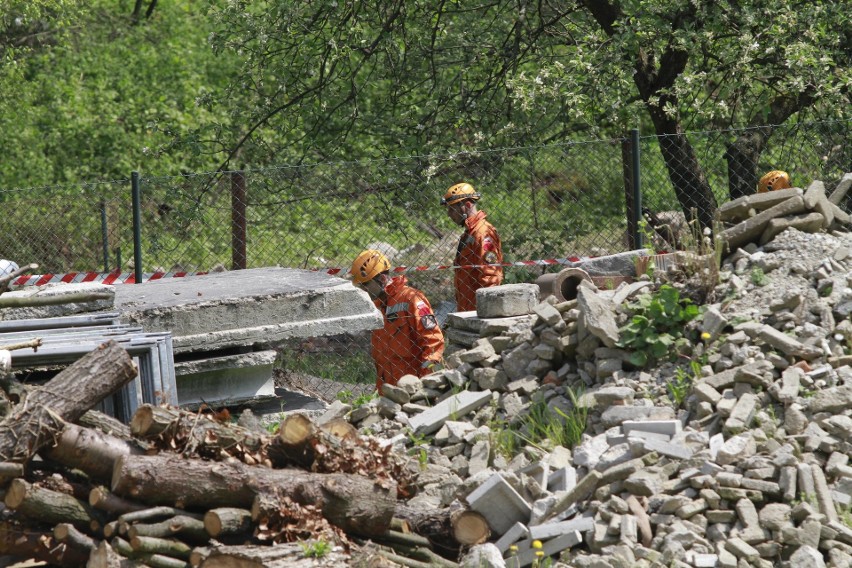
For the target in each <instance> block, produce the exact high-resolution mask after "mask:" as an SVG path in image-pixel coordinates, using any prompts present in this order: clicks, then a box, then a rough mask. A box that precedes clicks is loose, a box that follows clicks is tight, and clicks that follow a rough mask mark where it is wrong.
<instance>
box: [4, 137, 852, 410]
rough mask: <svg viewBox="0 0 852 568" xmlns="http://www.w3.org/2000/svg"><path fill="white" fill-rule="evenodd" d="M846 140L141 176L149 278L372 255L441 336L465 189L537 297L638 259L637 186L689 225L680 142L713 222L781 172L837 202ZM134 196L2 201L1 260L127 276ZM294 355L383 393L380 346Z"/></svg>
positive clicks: (86, 194) (513, 278)
mask: <svg viewBox="0 0 852 568" xmlns="http://www.w3.org/2000/svg"><path fill="white" fill-rule="evenodd" d="M850 126H852V121H834V122H814V123H800V124H793V125H784V126H761V127H757V128H753V129H748V130H726V131H712V132H698V133H688V134H684V135H682V137H677V138H678V139H677V140H671V139H670V137H666V138H660V137H657V136H642V137H639V138H638V140H639V148H638V149H639V155H640V160H639V163H638V164H634V163H632V162H631V156H632V155H633V150H634V149H633V148H632V147H631V138H630V137H624V138H615V139H608V140H585V141H577V142H569V143H561V144H552V145H546V146H537V147H524V148H506V149H497V150H483V151H476V152H463V153H459V154H454V155H428V156H415V157H405V158H391V159H384V160H372V161H360V162H329V163H319V164H311V165H297V166H282V167H274V168H264V169H254V170H250V169H247V170H245V171H240V172H213V173H200V174H192V175H184V176H168V177H166V176H163V177H157V176H142V177H141V179H140V210H139V212H138V213H139V219H140V227H139V228H140V232H139V237H140V241H139V243H140V246H141V250H140V251H139V252H140V254H141V258H142V262H143V266H142V271H143V272H145V273H151V272H176V271H186V272H198V271H202V272H203V271H209V270H211V269H216V268H217V267H221V268H224V269H235V268H254V267H262V266H283V267H293V268H303V269H311V270H319V271H327V272H329V273H332V274H337V275H340V276H345V274H346V272H348V270H349V267H350V266H351V264H352V261H353V260H354V258H355V257H356V256H357V255H358V253H359V252H361V251H362V250H364V249H368V248H373V249H378V250H380V251H382V252H383V253H384V254H385V255H387V257H388V258H389V260H390V262H391V264H392V265H393V267H394V269H395V270H396V272H395V273H399V272H402V273H404V274H405V276H406V278H407V279H408V282H409V284H410V285H412V286H414V287H415V288H417V289H419V290H421V291H422V292H423V293H424V294H425V297H426V298H428V300H429V302H431V306H432V308H433V309H434V311H435V313H436V314H437V315H438V319H439V320H440V321H444V316H445V314H446V313H447V312H448V311H450V310H453V309H454V306H455V304H454V301H455V297H454V292H453V268H452V264H453V261H454V258H455V256H456V251H457V247H458V241H459V237H460V235H461V233H462V228H461V227H460V226H458V225H456V224H455V223H454V222H453V221H452V220H451V219H450V217H449V216H448V215H447V211H446V208H445V207H443V206H441V205H440V204H439V200H440V198H441V197H442V196H443V195H444V193H445V192H446V191H447V188H449V187H450V186H451V185H453V184H455V183H458V182H460V181H467V182H469V183H471V184H473V186H474V187H475V189H476V190H477V191H479V192H481V194H482V198H481V199H480V200H479V201H478V202H477V203H476V205H477V206H478V208H479V210H481V211H484V212H485V213H486V214H487V220H488V221H489V222H490V223H491V224H493V225H494V227H495V228H496V230H497V232H498V233H499V235H500V238H501V240H502V252H503V254H504V261H503V262H504V266H503V272H504V276H503V283H514V282H533V281H535V279H536V278H537V277H538V276H540V275H541V274H542V273H544V272H554V271H558V270H559V269H560V268H561V265H560V264H559V263H560V262H561V261H565V260H567V259H571V258H574V257H580V256H600V255H604V254H611V253H616V252H621V251H625V250H629V249H630V248H634V247H635V246H636V243H635V242H634V241H631V240H630V239H629V234H628V233H629V228H630V226H631V225H630V222H629V219H628V216H629V215H628V213H629V211H630V208H631V203H632V198H631V191H632V190H633V189H632V188H633V186H632V181H633V177H634V176H635V175H637V173H638V179H639V181H640V187H641V202H642V205H643V206H644V207H645V208H646V210H647V211H646V213H649V214H652V215H662V214H663V213H664V212H671V211H675V212H681V211H683V210H684V209H685V207H684V203H683V199H682V195H681V199H680V200H679V195H678V194H679V192H678V189H683V184H687V183H690V180H689V179H688V178H687V177H685V176H681V175H680V174H681V173H682V172H683V171H684V170H683V169H682V168H678V166H685V165H686V164H676V163H675V164H673V163H672V158H673V156H674V155H675V154H669V155H668V156H666V155H665V154H664V152H669V149H670V148H671V147H673V146H674V147H677V146H678V144H677V143H678V142H684V141H685V142H688V146H689V147H690V148H691V149H692V151H693V152H694V157H695V161H696V162H697V163H698V164H699V165H700V167H701V179H703V180H706V183H707V186H708V187H709V189H710V192H711V193H712V196H711V200H710V202H709V203H707V205H708V206H710V207H715V206H717V205H720V204H722V203H724V202H726V201H728V200H730V199H732V198H736V197H739V196H741V195H745V194H748V193H751V192H753V191H754V187H755V184H756V181H757V178H758V177H759V176H760V175H761V174H762V173H763V172H765V171H768V170H772V169H783V170H786V171H788V172H789V173H790V175H791V177H792V180H793V185H795V186H799V187H807V186H808V185H809V184H810V182H811V181H812V180H814V179H821V180H823V181H824V182H825V183H826V186H827V188H828V189H829V190H830V189H831V188H832V187H833V185H835V184H836V183H837V181H838V180H839V179H840V178H841V176H842V175H843V173H845V172H849V171H852V144H850V143H849V132H850ZM667 158H668V159H667ZM130 185H131V184H130V181H129V180H118V181H114V182H105V183H89V184H79V185H73V186H55V187H44V188H29V189H26V190H15V189H13V190H0V207H1V208H2V214H0V225H2V227H0V257H2V258H9V259H13V260H15V261H17V262H18V263H19V264H23V263H29V262H37V263H39V264H40V265H41V270H42V272H43V273H53V274H57V273H68V272H81V271H83V272H85V271H97V272H100V271H104V272H109V271H128V270H129V271H132V270H133V268H134V267H133V259H134V232H133V217H134V211H133V207H132V206H133V202H132V199H131V191H130ZM681 193H682V192H681ZM713 202H715V203H713ZM841 206H842V207H843V208H844V209H846V210H847V211H848V210H849V207H848V204H846V203H843V204H841ZM667 214H671V213H667ZM676 214H679V213H676ZM670 244H671V243H659V242H655V243H653V246H655V247H660V246H662V247H665V246H667V245H670ZM412 317H413V316H412ZM291 343H292V344H288V345H283V346H282V347H281V348H280V352H281V353H282V368H283V372H284V375H285V378H287V377H289V379H288V380H291V381H292V380H296V378H298V377H302V378H304V377H320V378H323V379H329V380H333V381H337V382H343V383H352V384H355V383H360V384H367V385H370V384H373V381H374V379H375V370H374V369H373V365H372V362H371V358H370V354H369V352H370V350H369V334H363V335H362V336H358V337H335V338H311V339H300V340H297V341H293V342H291ZM299 380H302V379H299ZM320 384H321V383H318V385H320ZM317 388H322V387H320V386H317ZM343 390H346V389H343ZM327 391H328V392H326V393H325V398H334V395H336V393H337V392H339V391H340V387H339V385H336V384H335V385H334V386H333V387H329V389H327Z"/></svg>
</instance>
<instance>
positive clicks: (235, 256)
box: [231, 171, 246, 270]
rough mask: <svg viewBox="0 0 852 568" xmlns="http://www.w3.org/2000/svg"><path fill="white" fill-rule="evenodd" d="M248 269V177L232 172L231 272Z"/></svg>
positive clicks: (240, 172)
mask: <svg viewBox="0 0 852 568" xmlns="http://www.w3.org/2000/svg"><path fill="white" fill-rule="evenodd" d="M245 268H246V176H245V172H243V171H237V172H231V270H245Z"/></svg>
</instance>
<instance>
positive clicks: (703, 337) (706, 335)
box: [701, 331, 710, 341]
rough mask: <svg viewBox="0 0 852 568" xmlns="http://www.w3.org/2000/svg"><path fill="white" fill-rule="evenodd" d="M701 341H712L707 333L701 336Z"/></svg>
mask: <svg viewBox="0 0 852 568" xmlns="http://www.w3.org/2000/svg"><path fill="white" fill-rule="evenodd" d="M701 339H703V340H704V341H707V340H708V339H710V334H709V333H707V332H706V331H705V332H704V333H702V334H701Z"/></svg>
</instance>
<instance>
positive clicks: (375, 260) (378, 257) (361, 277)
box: [350, 249, 391, 284]
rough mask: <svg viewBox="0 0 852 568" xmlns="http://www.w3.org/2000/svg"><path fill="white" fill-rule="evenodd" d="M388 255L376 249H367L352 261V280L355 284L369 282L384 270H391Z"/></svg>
mask: <svg viewBox="0 0 852 568" xmlns="http://www.w3.org/2000/svg"><path fill="white" fill-rule="evenodd" d="M390 267H391V266H390V261H389V260H388V257H386V256H385V255H383V254H382V253H381V252H379V251H377V250H375V249H367V250H365V251H364V252H362V253H361V254H359V255H358V257H357V258H356V259H355V262H353V263H352V269H351V270H350V272H352V281H353V282H355V284H363V283H364V282H369V281H370V280H372V279H373V278H375V277H376V276H378V275H379V274H381V273H382V272H387V271H388V270H390Z"/></svg>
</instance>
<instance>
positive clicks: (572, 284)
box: [535, 268, 594, 302]
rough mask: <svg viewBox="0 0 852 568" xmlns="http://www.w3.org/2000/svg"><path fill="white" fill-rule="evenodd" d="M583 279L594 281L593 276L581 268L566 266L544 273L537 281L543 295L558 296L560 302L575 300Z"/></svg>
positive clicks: (543, 296)
mask: <svg viewBox="0 0 852 568" xmlns="http://www.w3.org/2000/svg"><path fill="white" fill-rule="evenodd" d="M583 280H588V281H589V282H590V283H594V282H592V278H591V276H589V273H588V272H586V271H585V270H582V269H580V268H565V269H563V270H560V271H559V272H556V273H549V274H542V275H541V276H539V277H538V278H536V280H535V283H536V284H538V288H539V290H541V297H542V298H546V297H547V296H550V295H551V294H552V295H554V296H556V299H557V300H559V301H560V302H564V301H565V300H573V299H574V298H576V297H577V287H578V286H579V285H580V282H582V281H583Z"/></svg>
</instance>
